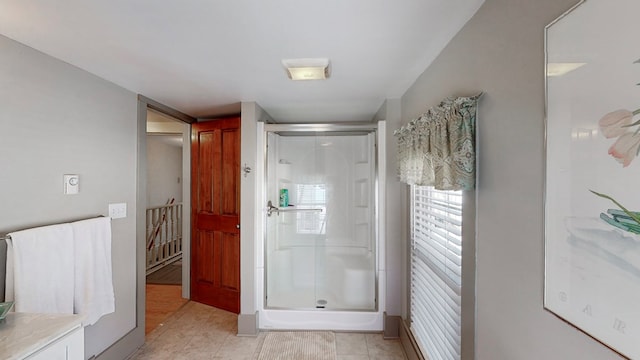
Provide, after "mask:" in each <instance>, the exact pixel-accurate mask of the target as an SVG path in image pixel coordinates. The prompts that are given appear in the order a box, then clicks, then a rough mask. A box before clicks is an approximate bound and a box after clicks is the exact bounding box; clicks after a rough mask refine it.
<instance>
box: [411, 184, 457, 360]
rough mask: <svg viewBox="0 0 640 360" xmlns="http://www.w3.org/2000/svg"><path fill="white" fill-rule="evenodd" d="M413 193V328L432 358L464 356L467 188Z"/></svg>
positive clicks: (415, 190)
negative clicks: (464, 211)
mask: <svg viewBox="0 0 640 360" xmlns="http://www.w3.org/2000/svg"><path fill="white" fill-rule="evenodd" d="M411 192H412V201H411V203H412V204H411V210H412V211H411V213H412V214H411V217H412V220H411V331H412V332H413V335H414V337H415V338H416V340H417V342H418V344H419V345H420V348H421V350H422V351H423V353H424V354H425V355H426V356H428V358H429V359H430V360H450V359H460V351H461V336H460V333H461V311H462V310H461V305H460V304H461V302H460V299H461V285H462V279H461V275H462V191H442V190H435V189H434V188H433V187H427V186H416V185H413V186H411Z"/></svg>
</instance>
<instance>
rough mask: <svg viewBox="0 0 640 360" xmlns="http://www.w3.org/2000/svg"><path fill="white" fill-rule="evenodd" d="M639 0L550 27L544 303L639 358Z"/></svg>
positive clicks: (601, 1)
mask: <svg viewBox="0 0 640 360" xmlns="http://www.w3.org/2000/svg"><path fill="white" fill-rule="evenodd" d="M637 14H640V1H638V0H586V1H581V2H580V3H578V4H577V5H576V6H575V7H573V8H572V9H571V10H569V11H568V12H567V13H565V14H564V15H563V16H561V17H560V18H559V19H557V20H556V21H554V22H553V23H551V24H550V25H548V26H547V28H546V31H545V40H546V41H545V43H546V44H545V46H546V52H545V55H546V56H545V57H546V63H545V65H546V66H545V70H546V89H547V91H546V93H547V99H546V100H547V101H546V106H547V109H546V110H547V111H546V147H545V154H546V155H545V158H546V169H545V170H546V171H545V204H544V209H545V212H544V225H545V282H544V286H545V288H544V290H545V291H544V306H545V308H546V309H547V310H549V311H551V312H552V313H554V314H555V315H557V316H558V317H559V318H561V319H563V320H565V321H566V322H568V323H569V324H571V325H573V326H574V327H576V328H577V329H579V330H581V331H582V332H584V333H585V334H586V335H588V336H590V337H592V338H593V339H595V340H597V341H599V342H601V343H602V344H603V345H604V346H607V347H609V348H611V349H613V350H614V351H616V352H618V353H619V354H621V355H623V356H625V357H628V358H633V359H640V157H639V151H640V42H639V41H638V39H640V26H638V22H637V20H636V17H637Z"/></svg>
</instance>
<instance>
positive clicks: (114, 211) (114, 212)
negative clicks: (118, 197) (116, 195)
mask: <svg viewBox="0 0 640 360" xmlns="http://www.w3.org/2000/svg"><path fill="white" fill-rule="evenodd" d="M109 217H110V218H112V219H121V218H125V217H127V203H118V204H109Z"/></svg>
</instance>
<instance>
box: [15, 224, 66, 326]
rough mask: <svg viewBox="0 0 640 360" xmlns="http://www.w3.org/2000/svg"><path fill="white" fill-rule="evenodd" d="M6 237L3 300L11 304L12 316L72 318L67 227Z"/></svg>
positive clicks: (44, 228)
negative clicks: (13, 310)
mask: <svg viewBox="0 0 640 360" xmlns="http://www.w3.org/2000/svg"><path fill="white" fill-rule="evenodd" d="M9 235H10V236H11V239H7V273H6V292H5V300H6V301H15V305H14V309H15V311H16V312H31V313H63V314H73V292H74V289H73V288H74V285H73V282H74V279H73V277H74V250H73V249H74V246H73V231H72V230H71V225H69V224H59V225H51V226H43V227H38V228H33V229H29V230H22V231H16V232H14V233H11V234H9Z"/></svg>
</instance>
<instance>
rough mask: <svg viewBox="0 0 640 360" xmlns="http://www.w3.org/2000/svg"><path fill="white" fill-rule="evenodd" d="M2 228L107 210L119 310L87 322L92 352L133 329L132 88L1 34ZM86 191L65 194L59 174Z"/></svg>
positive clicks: (134, 113)
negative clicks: (113, 213)
mask: <svg viewBox="0 0 640 360" xmlns="http://www.w3.org/2000/svg"><path fill="white" fill-rule="evenodd" d="M0 54H2V56H0V79H2V80H1V81H0V153H1V154H2V156H0V202H1V206H0V234H4V233H6V232H8V231H11V230H18V229H23V228H28V227H31V226H36V225H45V224H51V223H56V222H61V221H68V220H74V219H79V218H85V217H91V216H96V215H99V214H102V215H106V214H107V209H108V204H109V203H113V202H124V203H127V211H128V213H129V214H130V216H128V217H127V218H124V219H118V220H114V221H113V225H112V233H113V242H112V258H113V265H114V266H113V280H114V288H115V289H114V290H115V297H116V312H115V313H113V314H110V315H107V316H105V317H103V318H102V319H101V320H100V321H99V322H98V323H97V324H95V325H94V326H91V327H88V328H87V329H86V338H85V347H86V356H87V357H89V356H92V355H94V354H98V353H100V352H102V351H103V350H105V349H106V348H107V347H108V346H110V345H111V344H113V343H114V342H115V341H117V340H118V339H120V338H121V337H123V336H124V335H126V334H127V333H128V332H129V331H130V330H132V329H134V327H135V326H136V273H135V264H136V260H135V254H136V247H135V245H136V222H135V215H134V214H136V209H137V204H136V156H135V154H136V132H137V127H136V118H137V100H136V95H135V94H133V93H131V92H129V91H127V90H124V89H122V88H120V87H118V86H116V85H114V84H112V83H110V82H107V81H105V80H102V79H100V78H98V77H96V76H94V75H91V74H89V73H87V72H85V71H83V70H80V69H78V68H75V67H73V66H71V65H69V64H66V63H63V62H61V61H59V60H56V59H54V58H52V57H49V56H47V55H44V54H42V53H40V52H37V51H35V50H33V49H31V48H28V47H26V46H24V45H21V44H19V43H17V42H14V41H13V40H10V39H8V38H6V37H3V36H0ZM69 173H72V174H79V175H80V193H79V194H78V195H63V194H62V175H63V174H69Z"/></svg>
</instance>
